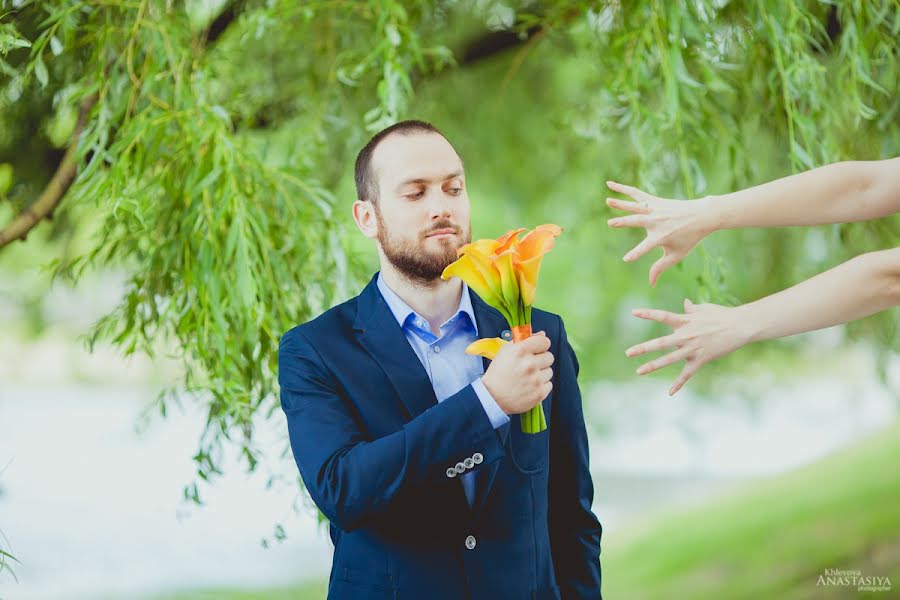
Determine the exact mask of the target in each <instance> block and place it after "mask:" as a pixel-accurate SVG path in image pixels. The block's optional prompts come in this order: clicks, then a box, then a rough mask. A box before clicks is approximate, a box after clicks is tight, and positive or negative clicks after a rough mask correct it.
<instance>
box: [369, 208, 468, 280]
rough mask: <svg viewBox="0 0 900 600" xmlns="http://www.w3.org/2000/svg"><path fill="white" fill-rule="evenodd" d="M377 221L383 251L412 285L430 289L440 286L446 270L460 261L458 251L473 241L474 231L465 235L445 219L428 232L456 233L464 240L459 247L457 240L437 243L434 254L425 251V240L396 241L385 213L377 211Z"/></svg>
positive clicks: (445, 240) (442, 240)
mask: <svg viewBox="0 0 900 600" xmlns="http://www.w3.org/2000/svg"><path fill="white" fill-rule="evenodd" d="M375 220H376V222H377V223H378V243H379V244H381V250H382V251H383V252H384V255H385V256H386V257H387V259H388V261H389V262H390V263H391V264H392V265H393V266H394V268H395V269H397V271H399V272H400V273H401V274H402V275H403V276H404V277H406V278H407V279H409V280H410V281H411V282H413V283H416V284H419V285H425V286H428V287H432V286H433V285H434V284H435V283H437V281H438V280H439V279H440V277H441V273H443V272H444V269H446V268H447V266H448V265H450V264H451V263H453V262H455V261H456V259H457V258H458V257H457V255H456V250H457V249H458V248H461V247H462V246H463V245H465V244H468V243H469V242H471V241H472V230H471V228H469V229H467V230H464V231H463V230H461V228H460V227H459V226H455V225H453V223H451V222H450V221H448V220H446V219H445V220H442V221H438V222H437V223H435V224H434V225H433V226H432V227H431V228H429V229H428V233H431V232H432V231H436V230H438V229H453V230H454V232H455V233H456V234H457V238H461V239H460V242H461V243H460V244H459V245H457V244H456V243H455V242H456V240H454V239H453V238H444V239H441V240H436V241H437V242H438V245H439V249H438V250H437V251H430V250H426V249H425V248H424V244H425V243H426V242H425V239H424V238H419V240H420V241H419V243H416V242H413V241H410V240H406V239H400V240H398V239H395V238H393V237H392V236H391V235H390V233H389V232H388V228H387V227H385V223H384V220H383V219H382V217H381V210H380V209H378V208H377V207H376V208H375ZM426 235H427V234H426Z"/></svg>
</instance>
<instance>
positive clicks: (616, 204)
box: [606, 198, 650, 215]
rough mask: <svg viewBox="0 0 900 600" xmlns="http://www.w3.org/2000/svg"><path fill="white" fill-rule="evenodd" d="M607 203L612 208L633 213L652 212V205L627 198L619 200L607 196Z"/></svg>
mask: <svg viewBox="0 0 900 600" xmlns="http://www.w3.org/2000/svg"><path fill="white" fill-rule="evenodd" d="M606 205H607V206H609V207H610V208H618V209H621V210H627V211H628V212H631V213H640V214H644V215H646V214H647V213H649V212H650V207H649V206H647V205H646V204H643V203H641V202H627V201H625V200H619V199H618V198H607V199H606Z"/></svg>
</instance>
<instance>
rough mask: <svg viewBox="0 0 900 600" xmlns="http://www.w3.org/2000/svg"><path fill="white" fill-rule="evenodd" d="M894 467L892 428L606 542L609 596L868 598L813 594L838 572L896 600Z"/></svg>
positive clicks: (899, 513) (898, 516)
mask: <svg viewBox="0 0 900 600" xmlns="http://www.w3.org/2000/svg"><path fill="white" fill-rule="evenodd" d="M747 451H748V452H752V449H751V448H748V449H747ZM898 459H900V424H895V425H894V426H892V427H890V428H889V429H887V430H884V431H882V432H880V433H878V434H875V435H873V436H872V437H870V438H868V439H866V440H864V441H863V442H861V443H860V444H858V445H856V446H854V447H852V448H849V449H846V450H844V451H841V452H838V453H836V454H833V455H831V456H829V457H826V458H825V459H823V460H821V461H819V462H817V463H815V464H812V465H810V466H808V467H806V468H803V469H800V470H797V471H793V472H791V473H787V474H785V475H782V476H779V477H777V478H773V479H770V480H766V481H761V482H757V483H754V484H752V485H749V486H746V487H743V488H742V489H740V490H737V491H735V492H734V493H731V494H729V495H728V496H727V497H724V498H720V499H718V500H716V501H715V502H712V503H710V504H707V505H705V506H701V507H697V508H695V509H692V510H690V511H687V512H681V513H678V514H668V515H660V516H659V517H657V518H654V519H653V520H652V521H651V522H649V523H646V524H645V525H644V526H642V527H641V528H640V529H639V530H631V531H628V532H623V533H622V534H621V535H620V536H618V537H613V536H609V537H606V538H605V539H604V552H603V560H602V564H603V573H604V577H603V578H604V589H605V590H606V592H607V595H608V596H609V597H610V598H614V599H615V598H648V599H652V598H667V599H670V598H691V599H692V600H702V599H704V598H709V599H716V600H719V599H721V598H728V599H733V600H739V599H741V598H846V597H853V598H858V597H862V595H861V594H857V592H856V589H855V588H840V587H816V580H817V579H818V576H819V575H820V574H822V573H823V571H824V569H827V568H832V569H852V570H859V571H861V575H863V576H867V575H870V576H880V577H884V576H887V577H889V578H890V579H891V582H892V583H893V584H894V588H893V592H892V593H887V594H885V593H884V592H882V593H880V594H879V593H875V594H872V595H873V597H881V598H886V597H891V595H892V594H897V593H898V592H900V468H898ZM599 485H602V482H599ZM893 597H897V596H893Z"/></svg>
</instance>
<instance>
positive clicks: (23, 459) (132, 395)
mask: <svg viewBox="0 0 900 600" xmlns="http://www.w3.org/2000/svg"><path fill="white" fill-rule="evenodd" d="M56 293H60V292H56ZM62 293H69V294H71V293H72V292H62ZM69 300H71V298H69ZM77 300H78V299H77V298H76V301H74V302H69V301H65V300H60V299H56V300H54V299H53V298H51V299H50V304H51V305H54V304H55V305H57V306H67V307H72V306H75V307H84V306H86V304H85V302H83V301H77ZM87 305H88V306H92V307H93V310H95V311H96V310H103V308H102V307H100V308H98V306H97V305H96V303H94V304H87ZM59 310H61V311H63V312H65V310H64V309H59ZM79 310H81V309H72V312H71V313H70V314H68V316H66V317H60V319H61V320H66V319H68V320H69V322H72V321H71V320H72V319H76V318H77V319H80V321H79V323H80V324H81V325H80V326H85V327H86V325H85V324H84V321H85V320H86V319H84V314H83V313H82V312H79ZM832 333H833V332H832ZM815 335H817V336H819V337H814V338H810V339H811V340H813V341H823V340H824V341H827V339H828V336H829V335H832V334H830V333H828V332H827V331H826V332H821V333H819V334H815ZM72 338H73V336H72V335H71V333H69V334H65V333H53V332H52V331H51V332H50V333H48V334H47V335H45V336H44V337H42V338H41V339H39V340H38V341H35V342H23V341H16V340H10V339H3V340H0V529H2V530H3V532H4V533H5V534H6V537H7V538H8V540H9V544H10V545H11V548H12V550H13V553H14V554H15V555H16V556H17V557H18V558H20V559H21V561H22V564H21V565H17V566H16V573H17V576H18V583H16V582H14V581H13V580H12V579H11V578H10V577H9V574H8V573H3V574H0V597H2V598H17V599H23V600H27V599H32V598H34V599H36V598H41V599H52V598H65V599H67V600H68V599H73V598H98V597H116V598H121V597H141V596H146V595H152V594H155V593H159V592H164V591H167V590H174V589H187V588H193V587H227V586H241V587H270V586H278V585H283V584H288V583H292V582H295V581H298V580H302V579H307V578H326V577H327V576H328V571H329V569H330V563H331V551H332V547H331V542H330V540H329V539H328V536H327V532H326V530H325V529H324V528H320V527H317V525H316V523H315V517H314V514H315V513H314V511H313V510H312V509H311V507H309V506H306V505H305V503H304V502H303V501H301V502H300V504H301V509H300V510H299V512H294V511H293V510H292V508H291V507H292V505H293V504H294V503H295V502H296V501H297V496H296V488H295V487H294V486H292V485H291V484H290V481H291V480H293V479H294V478H296V467H295V465H294V463H293V460H292V459H291V457H290V456H287V457H284V458H282V457H281V456H280V454H281V450H282V448H283V445H284V440H285V431H284V425H283V423H282V417H281V414H280V413H278V412H276V413H275V415H274V418H273V421H272V422H271V423H260V425H259V428H258V431H259V434H260V441H261V443H262V444H263V446H264V447H266V448H268V455H267V456H268V459H267V460H266V461H264V462H263V464H261V466H260V467H259V472H258V473H255V474H253V475H247V474H245V473H244V472H243V470H242V467H240V466H239V465H238V462H237V461H236V460H235V459H234V457H233V456H231V457H228V459H227V460H226V462H225V472H226V475H225V476H223V477H222V478H220V479H218V480H217V481H216V482H215V484H214V485H212V486H206V487H203V488H201V494H202V497H203V499H204V501H205V503H206V506H205V507H203V508H197V507H195V506H193V505H191V504H188V503H186V502H184V501H183V499H182V495H181V492H182V487H183V486H184V484H186V483H188V482H190V481H192V477H193V473H194V471H193V463H192V462H191V460H190V457H191V456H192V455H193V454H194V453H195V452H196V449H197V448H196V444H197V440H198V436H199V433H200V431H201V430H202V425H203V421H204V415H203V414H202V411H200V410H199V408H198V407H197V406H195V405H194V404H193V403H192V401H191V399H190V398H185V400H184V407H185V408H184V410H183V411H178V410H174V411H172V412H171V413H170V415H169V418H168V419H167V420H165V421H162V420H160V419H158V418H157V419H152V420H151V421H150V422H149V426H147V427H146V428H142V429H141V431H138V430H137V428H136V425H137V424H138V423H141V422H143V420H142V419H141V415H142V412H143V411H144V408H145V406H146V405H147V404H148V403H149V402H150V401H151V400H153V398H154V397H155V396H156V393H157V391H158V390H159V389H161V388H162V387H163V385H164V382H174V381H175V376H176V371H175V369H174V368H173V365H170V364H166V363H160V362H157V363H151V362H150V361H148V360H147V359H145V358H143V357H140V356H136V357H132V358H131V359H124V358H121V357H119V356H118V355H117V354H116V353H115V352H114V351H112V350H110V349H108V348H102V347H101V348H98V350H97V351H96V353H95V354H93V355H91V354H88V353H87V352H86V351H85V350H84V349H83V348H82V347H81V345H79V344H76V343H74V342H73V341H72ZM672 371H673V373H672V374H671V378H674V376H675V375H674V369H672ZM890 381H891V382H892V383H891V385H890V386H889V387H884V386H882V385H880V384H878V383H877V381H876V377H875V373H874V367H873V360H872V357H871V355H870V354H869V353H868V351H867V350H866V349H865V348H858V349H856V350H854V351H852V352H850V351H848V352H847V353H846V354H845V355H842V359H841V369H840V370H839V371H838V370H835V369H822V370H820V372H816V373H814V374H809V373H806V374H804V375H802V376H800V377H797V378H795V379H787V380H777V381H772V380H762V379H760V380H754V381H737V380H736V381H735V382H734V386H733V388H730V389H729V391H728V392H727V393H722V394H719V395H718V396H717V397H716V398H715V402H709V401H708V400H709V399H704V398H699V397H697V396H696V395H694V393H693V391H692V388H691V386H690V384H688V387H687V388H686V389H685V390H683V391H682V392H680V393H679V394H678V395H677V396H675V397H674V398H669V397H668V395H667V393H666V389H667V387H668V385H669V378H666V379H655V380H654V379H649V380H648V379H644V378H637V377H635V378H634V380H633V381H629V382H627V383H610V382H598V383H593V384H583V386H582V389H583V395H584V407H585V414H586V420H587V422H588V425H589V433H590V450H591V468H592V472H593V476H594V487H595V502H594V511H595V512H596V514H597V515H598V517H599V518H600V520H601V522H602V523H603V525H604V530H605V534H604V535H605V539H609V536H610V534H611V533H612V534H613V535H615V533H616V532H617V531H620V530H622V529H623V528H627V527H628V526H629V524H634V523H636V522H639V521H643V520H645V519H646V518H648V517H649V516H651V515H654V514H656V513H658V512H659V511H661V510H670V509H672V508H676V507H681V506H688V505H691V504H695V503H698V502H702V501H705V500H708V499H709V498H711V497H713V496H715V495H716V494H719V493H721V492H722V491H723V490H725V489H728V488H729V487H731V486H733V485H735V484H737V483H740V482H745V481H747V480H749V479H752V478H754V477H760V476H768V475H772V474H776V473H780V472H784V471H786V470H789V469H791V468H794V467H796V466H799V465H802V464H805V463H808V462H811V461H813V460H816V459H817V458H820V457H822V456H823V455H825V454H827V453H828V452H831V451H833V450H835V449H837V448H840V447H842V446H845V445H847V444H849V443H851V442H853V441H854V440H857V439H860V438H862V437H864V436H866V435H867V434H869V433H871V432H873V431H874V430H876V429H879V428H881V427H883V426H886V425H888V424H889V423H891V421H893V420H895V419H896V418H897V416H898V409H897V403H896V398H895V397H894V396H893V395H892V394H891V393H890V391H889V390H890V389H891V388H893V389H897V386H896V385H894V382H897V381H900V361H897V360H895V361H894V363H893V364H892V367H891V371H890ZM757 390H758V391H757ZM272 475H276V476H281V477H283V478H284V479H285V480H286V481H285V482H284V483H282V484H279V485H276V486H274V487H273V488H272V489H266V482H267V480H268V479H269V477H270V476H272ZM276 523H280V524H282V525H283V526H284V528H285V531H286V533H287V536H288V537H287V539H286V540H285V541H284V542H281V543H278V542H274V541H272V533H273V527H274V525H275V524H276ZM264 537H266V538H268V539H269V540H270V541H272V544H271V545H270V547H269V548H268V549H265V548H263V547H262V544H261V540H262V538H264Z"/></svg>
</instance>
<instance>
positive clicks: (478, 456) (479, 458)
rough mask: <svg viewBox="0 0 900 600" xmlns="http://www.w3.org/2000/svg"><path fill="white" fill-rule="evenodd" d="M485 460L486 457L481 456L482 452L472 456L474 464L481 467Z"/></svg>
mask: <svg viewBox="0 0 900 600" xmlns="http://www.w3.org/2000/svg"><path fill="white" fill-rule="evenodd" d="M483 460H484V457H483V456H482V455H481V452H476V453H475V454H473V455H472V462H474V463H475V464H476V465H480V464H481V461H483Z"/></svg>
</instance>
